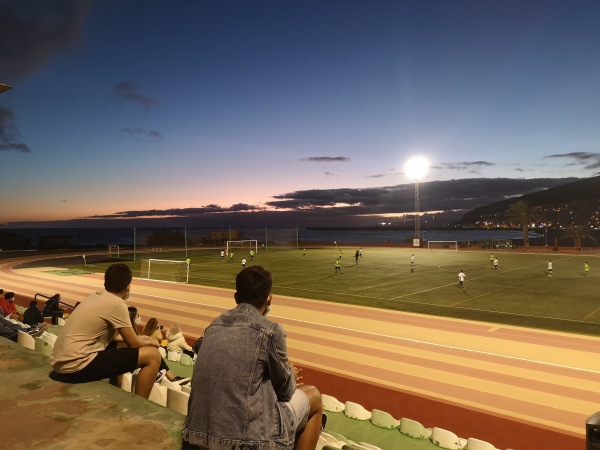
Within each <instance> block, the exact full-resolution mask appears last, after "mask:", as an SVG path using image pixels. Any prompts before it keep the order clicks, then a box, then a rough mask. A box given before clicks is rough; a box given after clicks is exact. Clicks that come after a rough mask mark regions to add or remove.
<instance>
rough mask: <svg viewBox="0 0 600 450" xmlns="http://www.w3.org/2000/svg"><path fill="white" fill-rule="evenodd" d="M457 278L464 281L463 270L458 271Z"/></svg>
mask: <svg viewBox="0 0 600 450" xmlns="http://www.w3.org/2000/svg"><path fill="white" fill-rule="evenodd" d="M458 280H459V281H465V273H464V272H458Z"/></svg>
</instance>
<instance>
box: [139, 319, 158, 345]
mask: <svg viewBox="0 0 600 450" xmlns="http://www.w3.org/2000/svg"><path fill="white" fill-rule="evenodd" d="M161 328H162V327H161ZM161 328H159V326H158V320H157V319H156V317H150V318H149V319H148V322H146V326H145V327H144V330H143V331H142V334H143V335H145V336H150V337H153V338H154V339H156V340H157V341H158V343H159V345H161V346H162V341H163V335H162V331H161Z"/></svg>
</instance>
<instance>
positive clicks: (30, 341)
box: [17, 330, 35, 351]
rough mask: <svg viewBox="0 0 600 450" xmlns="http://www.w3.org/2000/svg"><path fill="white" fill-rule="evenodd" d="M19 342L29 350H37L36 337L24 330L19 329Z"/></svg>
mask: <svg viewBox="0 0 600 450" xmlns="http://www.w3.org/2000/svg"><path fill="white" fill-rule="evenodd" d="M17 343H18V344H19V345H22V346H23V347H25V348H28V349H29V350H34V351H35V338H34V337H33V336H30V335H28V334H27V333H25V332H24V331H21V330H19V331H18V332H17Z"/></svg>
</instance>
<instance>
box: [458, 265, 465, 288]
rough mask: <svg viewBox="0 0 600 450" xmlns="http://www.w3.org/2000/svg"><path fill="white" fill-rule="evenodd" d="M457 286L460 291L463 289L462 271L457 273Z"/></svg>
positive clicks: (463, 277) (463, 274)
mask: <svg viewBox="0 0 600 450" xmlns="http://www.w3.org/2000/svg"><path fill="white" fill-rule="evenodd" d="M458 285H459V286H460V288H461V289H464V288H465V273H464V272H463V271H462V270H461V271H460V272H458Z"/></svg>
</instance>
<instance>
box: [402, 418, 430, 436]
mask: <svg viewBox="0 0 600 450" xmlns="http://www.w3.org/2000/svg"><path fill="white" fill-rule="evenodd" d="M400 433H402V434H403V435H405V436H408V437H411V438H414V439H429V438H430V437H431V428H425V427H424V426H423V425H421V423H420V422H417V421H416V420H412V419H407V418H406V417H403V418H402V419H400Z"/></svg>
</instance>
